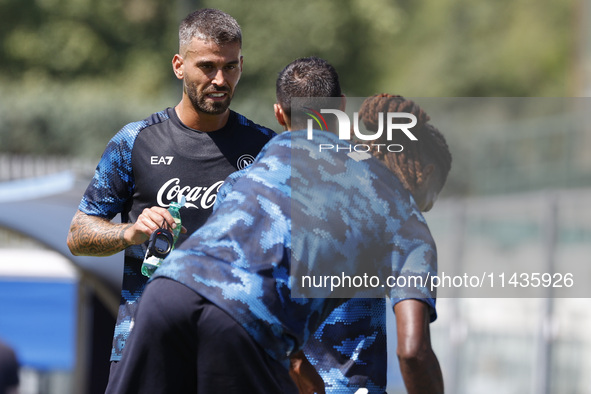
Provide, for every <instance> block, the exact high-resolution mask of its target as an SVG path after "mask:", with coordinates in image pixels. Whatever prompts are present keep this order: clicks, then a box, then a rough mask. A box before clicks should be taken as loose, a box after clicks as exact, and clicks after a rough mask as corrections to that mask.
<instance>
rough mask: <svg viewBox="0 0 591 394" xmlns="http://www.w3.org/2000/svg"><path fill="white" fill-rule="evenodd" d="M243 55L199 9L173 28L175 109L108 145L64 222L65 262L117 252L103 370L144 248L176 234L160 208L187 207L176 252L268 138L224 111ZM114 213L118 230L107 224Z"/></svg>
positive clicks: (124, 323) (119, 346)
mask: <svg viewBox="0 0 591 394" xmlns="http://www.w3.org/2000/svg"><path fill="white" fill-rule="evenodd" d="M241 48H242V32H241V29H240V26H239V25H238V23H237V22H236V20H235V19H234V18H232V17H231V16H230V15H228V14H226V13H224V12H222V11H219V10H215V9H200V10H197V11H195V12H193V13H191V14H189V15H188V16H187V17H186V18H185V19H184V20H183V21H182V22H181V24H180V27H179V53H178V54H176V55H174V57H173V59H172V68H173V71H174V73H175V76H176V77H177V78H178V79H179V80H181V81H182V83H183V92H182V98H181V101H180V102H179V103H178V104H177V105H176V106H175V107H174V108H167V109H165V110H163V111H161V112H158V113H155V114H153V115H151V116H149V117H148V118H146V119H144V120H142V121H139V122H135V123H130V124H128V125H127V126H125V127H123V128H122V129H121V131H119V132H118V133H117V134H116V135H115V136H114V137H113V138H112V139H111V141H110V142H109V144H108V145H107V148H106V149H105V152H104V153H103V156H102V158H101V160H100V162H99V164H98V167H97V169H96V172H95V175H94V178H93V180H92V181H91V183H90V185H89V186H88V188H87V190H86V192H85V194H84V196H83V198H82V201H81V203H80V206H79V209H78V211H77V212H76V214H75V216H74V218H73V220H72V224H71V227H70V232H69V234H68V246H69V248H70V250H71V252H72V253H73V254H75V255H94V256H107V255H111V254H114V253H117V252H119V251H121V250H124V249H125V263H124V273H123V284H122V292H121V304H120V307H119V313H118V316H117V323H116V326H115V333H114V340H113V349H112V354H111V361H112V363H111V369H114V368H115V367H116V365H117V364H116V362H117V361H118V360H120V358H121V354H122V351H123V348H124V346H125V342H126V340H127V337H128V336H129V333H130V332H131V329H132V327H133V325H134V315H135V310H136V308H137V301H138V299H139V297H140V295H141V294H142V292H143V289H144V286H145V284H146V282H147V280H148V278H147V277H145V276H143V275H142V273H141V272H140V268H141V266H142V262H143V259H144V256H145V254H146V241H147V240H148V238H149V237H150V235H151V234H152V233H153V232H154V231H155V230H157V229H158V228H159V227H161V226H162V225H163V224H164V225H168V226H170V227H171V228H174V227H175V226H176V224H175V222H174V220H173V217H172V216H171V214H170V212H168V210H167V207H168V206H169V205H170V204H171V202H181V199H182V198H183V197H184V199H185V200H186V203H185V205H184V207H183V208H182V209H181V211H180V214H181V218H182V223H183V227H184V229H183V234H181V235H180V237H179V240H178V242H177V246H178V245H180V244H182V242H184V240H185V239H186V238H187V236H188V235H189V234H191V233H192V232H193V231H195V230H196V229H198V228H199V227H201V225H203V223H205V221H206V220H207V217H208V216H209V215H210V213H211V211H212V207H213V204H214V202H215V199H216V193H217V191H218V189H219V187H220V186H221V184H222V183H223V180H224V179H225V178H226V177H227V176H228V175H229V174H231V173H232V172H235V171H236V170H238V169H241V168H243V167H244V166H246V165H248V164H250V163H251V162H252V161H253V160H254V157H256V155H257V154H258V153H259V151H260V149H261V148H262V147H263V146H264V145H265V143H266V142H267V141H268V140H269V139H271V138H272V136H274V135H275V133H274V132H273V131H271V130H270V129H267V128H265V127H262V126H259V125H257V124H255V123H253V122H252V121H250V120H248V119H246V118H245V117H244V116H242V115H240V114H238V113H236V112H234V111H232V110H230V109H229V106H230V102H231V101H232V98H233V96H234V92H235V89H236V85H237V84H238V81H239V80H240V76H241V74H242V64H243V58H242V50H241ZM117 214H121V219H122V223H121V224H118V223H114V222H112V221H111V220H112V219H113V218H114V217H115V216H116V215H117Z"/></svg>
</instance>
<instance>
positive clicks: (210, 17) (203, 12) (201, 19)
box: [179, 8, 242, 55]
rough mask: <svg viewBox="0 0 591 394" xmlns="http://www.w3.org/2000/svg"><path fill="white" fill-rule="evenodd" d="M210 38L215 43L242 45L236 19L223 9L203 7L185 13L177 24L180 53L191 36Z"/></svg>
mask: <svg viewBox="0 0 591 394" xmlns="http://www.w3.org/2000/svg"><path fill="white" fill-rule="evenodd" d="M195 37H196V38H199V39H201V40H206V41H208V40H211V41H213V42H215V43H216V44H217V45H220V46H221V45H224V44H228V43H233V42H237V43H239V44H240V47H242V30H241V29H240V25H238V22H236V19H234V18H232V17H231V16H230V15H228V14H226V13H225V12H223V11H220V10H216V9H213V8H203V9H200V10H197V11H194V12H192V13H190V14H189V15H187V17H186V18H185V19H183V21H182V22H181V24H180V26H179V48H180V49H179V51H180V52H181V55H182V54H183V52H184V51H185V50H186V48H187V47H188V46H189V45H190V44H191V41H192V40H193V38H195Z"/></svg>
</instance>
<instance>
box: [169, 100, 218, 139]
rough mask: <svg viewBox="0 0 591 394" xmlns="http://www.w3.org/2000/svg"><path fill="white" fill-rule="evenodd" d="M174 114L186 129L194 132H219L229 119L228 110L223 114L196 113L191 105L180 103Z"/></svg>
mask: <svg viewBox="0 0 591 394" xmlns="http://www.w3.org/2000/svg"><path fill="white" fill-rule="evenodd" d="M174 109H175V111H176V114H177V116H178V117H179V119H180V120H181V122H183V124H184V125H185V126H187V127H190V128H192V129H195V130H199V131H203V132H209V131H215V130H219V129H221V128H222V127H224V126H225V125H226V123H227V122H228V118H229V117H230V110H229V109H227V110H226V111H225V112H224V113H223V114H219V115H212V114H206V113H204V112H201V111H198V110H196V109H195V107H193V105H192V104H191V103H188V104H187V103H185V102H184V100H183V101H181V102H180V103H179V104H178V105H177V106H176V107H175V108H174Z"/></svg>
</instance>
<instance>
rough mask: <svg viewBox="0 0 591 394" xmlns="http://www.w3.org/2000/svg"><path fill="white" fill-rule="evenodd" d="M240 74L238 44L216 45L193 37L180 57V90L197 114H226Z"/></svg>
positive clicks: (240, 61) (240, 63)
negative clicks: (181, 60) (182, 90)
mask: <svg viewBox="0 0 591 394" xmlns="http://www.w3.org/2000/svg"><path fill="white" fill-rule="evenodd" d="M241 74H242V56H241V50H240V44H239V43H237V42H236V43H228V44H225V45H223V46H219V45H217V44H216V43H214V42H213V41H210V40H208V41H205V40H202V39H198V38H193V41H192V42H191V45H189V47H188V48H187V50H186V53H185V56H184V58H183V84H184V87H183V89H184V91H185V92H186V93H187V96H188V97H189V99H190V100H191V103H192V104H193V107H195V110H197V111H198V112H203V113H206V114H210V115H219V114H223V113H224V112H226V110H227V109H228V107H229V106H230V102H231V101H232V97H233V96H234V89H235V88H236V85H237V84H238V81H239V80H240V75H241Z"/></svg>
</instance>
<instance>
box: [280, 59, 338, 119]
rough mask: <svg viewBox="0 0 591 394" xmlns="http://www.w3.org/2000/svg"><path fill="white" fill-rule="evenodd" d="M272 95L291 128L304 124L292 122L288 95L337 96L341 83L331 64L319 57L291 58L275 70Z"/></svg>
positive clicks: (320, 102)
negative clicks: (288, 120) (274, 95)
mask: <svg viewBox="0 0 591 394" xmlns="http://www.w3.org/2000/svg"><path fill="white" fill-rule="evenodd" d="M276 94H277V103H278V104H279V105H280V106H281V108H282V109H283V111H284V112H285V114H286V115H287V116H289V117H290V118H291V120H292V125H291V126H292V129H294V130H295V129H298V128H302V129H303V128H305V127H306V125H305V124H294V123H293V122H294V121H295V119H293V117H292V116H291V115H292V112H293V110H294V109H293V108H292V98H295V97H317V98H324V97H341V85H340V83H339V76H338V74H337V72H336V70H335V68H334V67H333V66H331V65H330V64H329V63H328V62H326V61H325V60H323V59H320V58H317V57H306V58H300V59H296V60H294V61H293V62H291V63H290V64H288V65H287V66H286V67H285V68H284V69H283V70H282V71H281V72H280V73H279V77H278V78H277V84H276ZM314 103H315V104H314V106H316V107H320V106H322V105H323V103H322V101H321V100H320V101H319V100H314ZM302 107H303V105H302ZM302 109H303V108H302ZM296 111H297V109H296Z"/></svg>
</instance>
